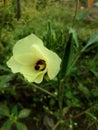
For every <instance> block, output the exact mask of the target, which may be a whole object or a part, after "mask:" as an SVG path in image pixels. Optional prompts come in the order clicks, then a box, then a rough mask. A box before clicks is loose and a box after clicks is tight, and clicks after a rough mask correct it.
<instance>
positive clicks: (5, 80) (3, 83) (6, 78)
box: [0, 75, 13, 89]
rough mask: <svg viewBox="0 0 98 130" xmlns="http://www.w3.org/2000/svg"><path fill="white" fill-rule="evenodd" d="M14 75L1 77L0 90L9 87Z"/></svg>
mask: <svg viewBox="0 0 98 130" xmlns="http://www.w3.org/2000/svg"><path fill="white" fill-rule="evenodd" d="M12 77H13V75H2V76H0V89H1V88H6V87H8V86H9V85H8V82H9V81H11V80H12Z"/></svg>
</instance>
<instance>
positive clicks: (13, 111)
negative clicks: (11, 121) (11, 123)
mask: <svg viewBox="0 0 98 130" xmlns="http://www.w3.org/2000/svg"><path fill="white" fill-rule="evenodd" d="M11 113H13V114H14V115H15V116H18V106H17V105H15V106H13V108H12V111H11Z"/></svg>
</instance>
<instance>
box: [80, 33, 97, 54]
mask: <svg viewBox="0 0 98 130" xmlns="http://www.w3.org/2000/svg"><path fill="white" fill-rule="evenodd" d="M97 41H98V31H97V32H96V34H95V35H93V36H91V37H90V39H89V40H88V42H87V44H86V45H85V46H84V47H83V49H82V50H81V52H84V51H85V50H86V49H87V48H88V47H89V46H91V45H92V44H94V43H95V42H97Z"/></svg>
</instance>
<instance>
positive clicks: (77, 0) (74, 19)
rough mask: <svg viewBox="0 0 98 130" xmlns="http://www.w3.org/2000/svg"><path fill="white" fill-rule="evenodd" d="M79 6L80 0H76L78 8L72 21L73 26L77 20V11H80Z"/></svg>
mask: <svg viewBox="0 0 98 130" xmlns="http://www.w3.org/2000/svg"><path fill="white" fill-rule="evenodd" d="M78 6H79V0H76V9H75V14H74V17H73V20H72V21H73V22H72V28H73V26H74V25H75V21H76V16H77V12H78Z"/></svg>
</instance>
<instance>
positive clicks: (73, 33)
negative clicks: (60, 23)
mask: <svg viewBox="0 0 98 130" xmlns="http://www.w3.org/2000/svg"><path fill="white" fill-rule="evenodd" d="M69 31H70V33H72V36H73V39H74V41H75V44H76V47H77V48H78V47H79V42H78V37H77V32H76V30H75V29H73V28H71V29H70V30H69Z"/></svg>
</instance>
